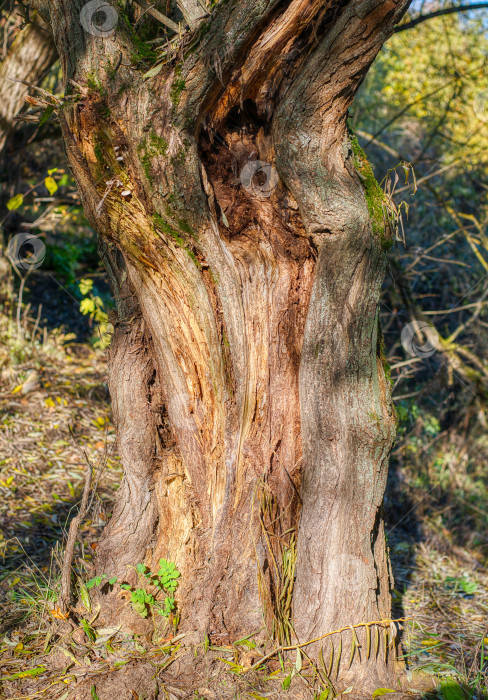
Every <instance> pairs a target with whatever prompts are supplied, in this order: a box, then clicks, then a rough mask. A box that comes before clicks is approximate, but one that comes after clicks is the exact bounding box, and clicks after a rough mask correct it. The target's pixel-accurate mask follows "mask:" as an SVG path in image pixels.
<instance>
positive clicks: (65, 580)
mask: <svg viewBox="0 0 488 700" xmlns="http://www.w3.org/2000/svg"><path fill="white" fill-rule="evenodd" d="M91 481H92V467H91V464H89V463H88V464H87V467H86V477H85V486H84V488H83V497H82V499H81V505H80V510H79V512H78V515H77V516H76V517H74V518H73V520H72V521H71V523H70V526H69V532H68V541H67V542H66V549H65V550H64V557H63V568H62V571H61V594H60V596H59V609H60V610H61V612H62V613H63V614H66V612H67V610H68V606H69V600H70V596H71V564H72V563H73V556H74V552H75V545H76V538H77V537H78V528H79V527H80V525H81V523H82V522H83V520H84V518H85V516H86V513H87V511H88V497H89V495H90V487H91Z"/></svg>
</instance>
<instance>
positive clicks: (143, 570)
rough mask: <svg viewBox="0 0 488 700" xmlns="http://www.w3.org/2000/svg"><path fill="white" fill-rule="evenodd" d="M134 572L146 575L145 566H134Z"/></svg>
mask: <svg viewBox="0 0 488 700" xmlns="http://www.w3.org/2000/svg"><path fill="white" fill-rule="evenodd" d="M136 571H137V572H138V573H140V574H145V573H146V565H145V564H138V565H137V566H136Z"/></svg>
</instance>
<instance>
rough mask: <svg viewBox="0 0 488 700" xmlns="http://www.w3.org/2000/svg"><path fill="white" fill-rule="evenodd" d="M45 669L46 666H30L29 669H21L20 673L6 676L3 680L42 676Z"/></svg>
mask: <svg viewBox="0 0 488 700" xmlns="http://www.w3.org/2000/svg"><path fill="white" fill-rule="evenodd" d="M45 671H46V667H45V666H36V667H35V668H30V669H29V670H28V671H19V672H18V673H14V674H13V675H12V676H7V677H5V676H4V677H3V679H2V680H4V681H14V680H15V679H16V678H35V676H40V675H41V674H42V673H44V672H45Z"/></svg>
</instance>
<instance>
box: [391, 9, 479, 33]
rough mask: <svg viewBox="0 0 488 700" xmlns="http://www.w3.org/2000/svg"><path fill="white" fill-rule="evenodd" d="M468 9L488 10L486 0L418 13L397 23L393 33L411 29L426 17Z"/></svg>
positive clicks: (466, 10) (430, 17)
mask: <svg viewBox="0 0 488 700" xmlns="http://www.w3.org/2000/svg"><path fill="white" fill-rule="evenodd" d="M469 10H488V2H475V3H472V4H471V5H457V6H455V7H444V8H442V10H435V11H434V12H428V13H427V14H426V15H419V16H418V17H415V18H414V19H411V20H410V21H409V22H405V23H404V24H399V25H398V26H397V27H395V30H394V31H395V33H397V32H404V31H405V30H406V29H412V27H416V26H417V25H418V24H420V23H421V22H425V21H426V20H428V19H433V18H434V17H441V16H442V15H452V14H454V13H455V12H468V11H469Z"/></svg>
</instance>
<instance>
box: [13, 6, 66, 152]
mask: <svg viewBox="0 0 488 700" xmlns="http://www.w3.org/2000/svg"><path fill="white" fill-rule="evenodd" d="M57 57H58V54H57V51H56V47H55V45H54V42H53V38H52V34H51V32H50V30H49V28H48V27H47V26H46V25H45V24H44V22H43V21H42V20H41V19H40V18H39V17H34V20H33V22H32V24H28V25H27V26H26V27H24V29H22V30H21V31H20V32H19V34H18V36H17V37H16V38H15V40H14V42H13V44H12V46H11V47H10V50H9V53H8V55H7V58H6V59H5V60H4V61H3V63H2V64H1V66H0V153H1V152H2V151H3V149H4V147H5V144H6V142H7V139H8V138H9V136H10V134H11V133H12V130H13V128H14V118H15V117H16V116H17V115H18V114H19V112H20V110H21V109H22V107H23V106H24V103H25V102H24V101H25V98H26V96H27V95H28V93H29V88H28V86H27V85H25V84H24V82H27V83H31V84H32V85H37V84H38V83H39V82H40V81H41V80H42V79H43V78H44V76H45V75H46V73H47V72H48V70H49V69H50V68H51V67H52V65H53V63H54V62H55V60H56V59H57ZM19 81H24V82H19Z"/></svg>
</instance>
